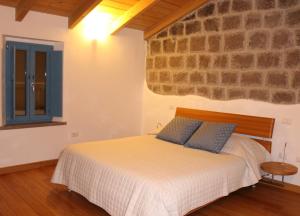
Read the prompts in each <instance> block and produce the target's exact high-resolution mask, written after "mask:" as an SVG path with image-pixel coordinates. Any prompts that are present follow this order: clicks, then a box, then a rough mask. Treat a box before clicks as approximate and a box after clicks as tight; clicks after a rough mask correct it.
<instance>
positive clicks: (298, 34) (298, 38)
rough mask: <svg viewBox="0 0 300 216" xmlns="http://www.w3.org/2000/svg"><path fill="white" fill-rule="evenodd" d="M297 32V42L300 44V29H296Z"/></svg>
mask: <svg viewBox="0 0 300 216" xmlns="http://www.w3.org/2000/svg"><path fill="white" fill-rule="evenodd" d="M295 34H296V44H297V46H300V29H299V30H296V32H295Z"/></svg>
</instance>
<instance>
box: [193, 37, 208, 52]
mask: <svg viewBox="0 0 300 216" xmlns="http://www.w3.org/2000/svg"><path fill="white" fill-rule="evenodd" d="M204 50H205V36H195V37H191V38H190V51H191V52H199V51H204Z"/></svg>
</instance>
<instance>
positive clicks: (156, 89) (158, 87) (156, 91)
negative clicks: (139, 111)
mask: <svg viewBox="0 0 300 216" xmlns="http://www.w3.org/2000/svg"><path fill="white" fill-rule="evenodd" d="M152 91H153V92H154V93H157V94H160V93H161V89H160V85H158V84H156V85H152Z"/></svg>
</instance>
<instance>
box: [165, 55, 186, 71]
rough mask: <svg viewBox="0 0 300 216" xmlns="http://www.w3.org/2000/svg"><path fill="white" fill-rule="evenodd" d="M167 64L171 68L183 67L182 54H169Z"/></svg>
mask: <svg viewBox="0 0 300 216" xmlns="http://www.w3.org/2000/svg"><path fill="white" fill-rule="evenodd" d="M169 66H170V67H171V68H173V69H179V68H183V67H184V59H183V56H171V57H170V58H169Z"/></svg>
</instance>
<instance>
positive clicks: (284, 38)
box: [272, 29, 293, 49]
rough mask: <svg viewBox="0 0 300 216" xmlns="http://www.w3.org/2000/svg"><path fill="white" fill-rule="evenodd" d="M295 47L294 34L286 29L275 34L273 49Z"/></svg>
mask: <svg viewBox="0 0 300 216" xmlns="http://www.w3.org/2000/svg"><path fill="white" fill-rule="evenodd" d="M292 45H293V33H292V32H290V31H289V30H286V29H280V30H277V31H275V32H274V33H273V38H272V47H273V48H274V49H282V48H287V47H291V46H292Z"/></svg>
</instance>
